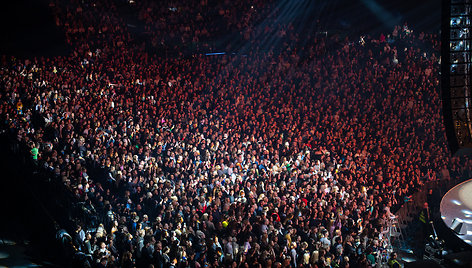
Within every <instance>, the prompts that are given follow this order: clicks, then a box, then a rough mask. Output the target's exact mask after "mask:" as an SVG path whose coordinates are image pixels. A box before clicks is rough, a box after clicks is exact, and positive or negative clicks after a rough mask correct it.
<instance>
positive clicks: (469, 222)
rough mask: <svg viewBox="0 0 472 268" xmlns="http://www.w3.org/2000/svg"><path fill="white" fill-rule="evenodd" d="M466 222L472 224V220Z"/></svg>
mask: <svg viewBox="0 0 472 268" xmlns="http://www.w3.org/2000/svg"><path fill="white" fill-rule="evenodd" d="M464 222H465V223H467V224H472V220H464Z"/></svg>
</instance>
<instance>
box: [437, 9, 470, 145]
mask: <svg viewBox="0 0 472 268" xmlns="http://www.w3.org/2000/svg"><path fill="white" fill-rule="evenodd" d="M442 3H443V9H442V10H443V16H442V26H441V39H442V43H441V46H442V47H441V60H442V62H441V91H442V92H441V98H442V103H443V116H444V125H445V127H446V134H447V139H448V143H449V147H450V150H451V153H453V154H454V153H456V152H457V151H458V150H462V149H466V150H468V151H470V149H472V79H471V78H472V68H471V67H472V43H471V33H472V24H471V23H470V18H469V16H470V15H471V10H472V2H470V1H468V0H446V1H442Z"/></svg>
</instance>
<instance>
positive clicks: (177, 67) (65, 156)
mask: <svg viewBox="0 0 472 268" xmlns="http://www.w3.org/2000/svg"><path fill="white" fill-rule="evenodd" d="M183 2H185V4H182V5H181V6H178V7H170V8H169V7H167V6H166V5H159V7H158V6H156V5H155V4H153V3H154V2H153V1H140V3H137V4H136V6H132V9H133V10H136V13H137V14H138V15H137V17H138V19H139V20H140V21H142V23H143V25H145V29H146V31H148V32H152V34H151V36H152V37H151V40H152V42H154V43H156V42H157V43H161V44H164V43H166V42H171V41H172V40H173V39H175V40H174V41H173V42H174V43H175V42H178V40H182V42H183V43H185V42H187V41H188V40H194V41H195V40H196V39H195V38H197V39H198V38H199V37H200V36H207V37H212V35H217V34H219V33H220V32H221V31H223V30H224V31H232V30H234V31H239V32H241V31H243V30H244V29H247V27H250V26H248V25H252V24H251V23H254V22H256V21H260V18H252V17H251V16H249V15H248V14H252V13H251V12H252V11H251V9H253V7H250V5H249V8H247V9H241V10H245V12H239V13H238V12H230V10H232V9H236V10H239V7H238V6H239V5H241V3H245V2H246V1H240V2H241V3H240V2H239V1H236V3H233V2H234V1H225V2H222V3H221V4H220V5H221V7H220V8H219V9H209V10H211V11H208V12H209V13H208V14H207V13H204V12H205V9H206V5H208V0H202V3H201V5H200V6H199V7H198V8H195V9H194V8H193V6H192V5H190V3H187V2H192V3H193V2H195V1H190V0H189V1H183ZM256 2H258V3H257V4H255V5H256V7H258V8H260V7H263V6H264V4H265V2H264V1H256ZM122 4H123V3H118V4H117V2H115V1H111V0H109V1H100V2H95V1H74V0H72V1H56V2H51V4H50V7H51V9H52V10H54V12H55V14H56V24H57V25H58V26H59V27H62V28H63V29H64V32H65V34H66V39H67V40H68V42H69V43H70V44H71V46H72V47H73V52H72V53H71V55H67V56H62V57H54V58H42V57H38V58H34V59H16V58H13V57H7V56H3V57H2V64H1V66H2V68H1V70H0V77H1V84H0V85H1V87H2V90H1V93H0V94H1V95H0V99H1V100H2V101H1V102H0V113H1V118H2V128H3V129H4V130H7V131H9V132H11V133H15V135H16V137H17V139H18V140H20V141H21V142H23V143H25V144H28V145H29V146H30V148H31V157H32V158H33V160H34V161H35V162H36V163H37V165H38V168H39V169H43V170H48V171H50V172H52V173H53V174H54V175H55V178H56V179H57V180H60V181H61V182H62V183H64V185H66V187H67V189H69V190H70V191H71V192H72V193H73V194H74V196H75V198H76V201H77V202H78V203H82V204H83V208H84V214H83V215H80V216H79V215H78V216H77V218H76V219H75V220H76V222H77V228H76V229H75V230H69V233H70V234H71V236H72V237H73V244H74V246H75V248H76V250H77V252H80V253H81V254H83V255H85V256H86V259H85V260H86V262H85V263H86V264H87V265H90V266H92V267H135V266H137V267H203V266H206V267H351V266H352V267H373V266H375V265H376V263H379V262H381V261H383V260H382V258H384V259H385V254H386V249H387V248H388V246H389V245H388V243H389V241H390V238H389V237H388V233H386V227H387V225H388V222H389V220H390V218H391V217H392V216H393V210H394V209H395V208H398V207H399V206H401V204H402V203H403V201H404V198H405V197H406V196H409V195H411V194H412V193H414V192H415V191H417V190H418V189H419V188H420V187H421V186H422V185H424V184H425V183H426V182H428V181H434V180H438V179H439V178H440V177H441V176H442V177H444V174H447V172H444V171H448V172H449V174H451V176H456V175H458V174H462V173H464V172H469V170H470V166H471V165H472V162H471V160H470V159H468V158H467V157H465V156H463V157H454V158H451V157H450V156H449V152H448V149H447V146H446V138H445V131H444V127H443V124H442V116H441V105H440V97H439V61H440V48H439V41H438V40H439V38H438V36H437V35H436V34H430V33H429V34H428V33H419V34H417V33H415V32H412V31H411V30H409V29H408V28H407V27H397V28H395V30H394V32H393V33H391V34H389V35H387V36H383V35H382V36H381V37H380V38H373V37H369V36H367V37H363V38H362V39H361V42H358V39H352V38H351V39H349V38H345V39H344V38H339V37H336V36H334V37H317V36H315V35H314V34H313V35H308V36H306V37H304V38H306V39H303V41H300V40H301V38H302V37H301V36H298V35H297V34H293V35H292V34H290V25H281V26H280V29H282V30H281V31H282V32H281V34H280V36H279V37H280V38H281V40H292V41H293V42H285V41H283V42H279V43H278V44H283V45H282V46H283V49H269V50H263V51H262V50H258V49H254V50H253V51H250V52H249V53H248V54H247V55H237V54H236V55H224V56H205V55H202V54H195V55H193V56H192V57H183V56H181V57H164V56H163V55H160V54H159V53H157V54H154V53H149V51H148V50H147V48H146V46H145V45H143V44H141V43H139V42H137V41H136V39H135V37H134V35H133V34H132V33H131V32H130V31H129V27H128V26H127V22H126V19H125V17H126V16H124V15H123V14H122V13H123V12H122V10H121V9H120V8H119V5H122ZM130 5H131V4H130ZM185 6H187V8H184V7H185ZM171 8H175V10H173V9H171ZM199 8H201V10H200V9H199ZM157 10H158V11H157ZM182 10H183V11H182ZM211 12H216V13H217V14H212V13H211ZM234 13H236V14H234ZM275 14H276V13H275ZM194 15H195V16H194ZM215 16H221V17H222V19H221V20H218V23H216V24H215V23H214V21H212V20H211V18H213V17H215ZM271 16H275V15H274V13H271ZM157 18H161V19H160V20H158V19H157ZM245 18H246V19H245ZM251 18H252V19H251ZM167 20H169V21H175V22H176V23H177V22H186V21H187V23H188V24H191V23H193V22H194V21H196V22H198V24H196V25H200V26H199V27H200V28H199V31H198V32H195V30H194V29H192V33H190V32H191V31H190V29H188V28H187V27H186V26H185V23H181V24H176V23H168V21H167ZM243 22H244V23H246V24H247V25H246V24H244V23H243ZM241 23H243V24H241ZM168 25H169V26H168ZM209 25H211V27H210V26H209ZM207 27H208V29H207ZM212 27H216V28H212ZM255 28H257V27H255ZM203 29H206V30H205V31H203ZM209 29H212V30H209ZM256 30H262V29H256ZM285 31H287V32H288V34H284V33H285ZM186 33H188V34H186ZM257 36H260V35H259V34H254V37H257ZM156 38H157V39H156ZM156 40H157V41H156ZM169 40H170V41H169ZM176 40H177V41H176ZM189 42H191V41H189ZM247 42H248V43H251V42H252V41H251V37H248V38H247ZM255 42H256V41H255ZM294 44H296V46H294ZM174 48H177V47H174ZM440 174H442V175H440Z"/></svg>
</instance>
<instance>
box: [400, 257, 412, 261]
mask: <svg viewBox="0 0 472 268" xmlns="http://www.w3.org/2000/svg"><path fill="white" fill-rule="evenodd" d="M402 261H404V262H414V261H415V259H412V258H408V257H403V258H402Z"/></svg>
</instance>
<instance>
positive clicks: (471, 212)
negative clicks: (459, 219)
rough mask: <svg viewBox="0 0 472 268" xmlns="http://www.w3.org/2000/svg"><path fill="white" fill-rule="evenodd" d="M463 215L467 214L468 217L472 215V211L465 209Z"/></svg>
mask: <svg viewBox="0 0 472 268" xmlns="http://www.w3.org/2000/svg"><path fill="white" fill-rule="evenodd" d="M461 211H462V213H464V214H466V215H472V211H470V210H468V209H463V210H461Z"/></svg>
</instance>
